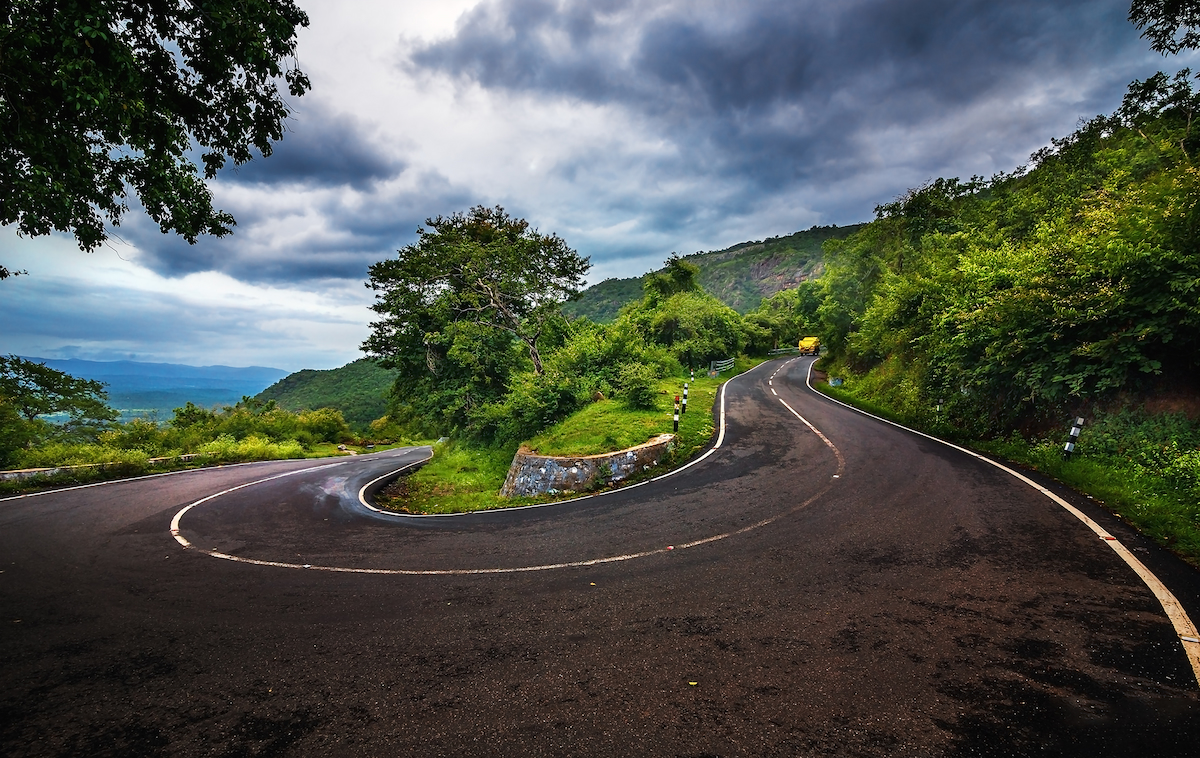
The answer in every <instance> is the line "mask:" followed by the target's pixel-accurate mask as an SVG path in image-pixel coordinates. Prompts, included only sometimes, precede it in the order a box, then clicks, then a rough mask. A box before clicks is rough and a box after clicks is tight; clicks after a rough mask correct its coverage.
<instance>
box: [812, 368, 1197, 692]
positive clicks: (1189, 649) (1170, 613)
mask: <svg viewBox="0 0 1200 758" xmlns="http://www.w3.org/2000/svg"><path fill="white" fill-rule="evenodd" d="M815 362H816V361H813V363H815ZM812 367H813V364H812V363H810V364H808V376H807V377H806V379H805V384H807V385H808V389H809V390H810V391H811V392H813V393H814V394H816V395H819V396H820V397H823V398H825V399H826V400H829V401H832V402H834V403H837V404H838V405H841V406H845V407H846V408H849V409H850V410H852V411H854V412H855V413H861V414H862V415H864V416H870V417H871V418H873V419H875V420H877V421H882V422H883V423H885V424H890V425H891V426H894V427H896V428H898V429H903V430H905V431H908V432H912V433H913V434H917V435H920V436H922V437H925V438H926V439H930V440H933V441H934V442H940V443H941V444H943V445H945V446H947V447H951V448H954V449H955V450H958V451H960V452H963V453H966V454H967V455H969V456H971V457H972V458H978V459H979V460H981V461H983V462H984V463H987V464H989V465H991V466H995V467H996V468H998V469H1000V470H1001V471H1004V472H1005V473H1007V474H1009V475H1011V476H1013V477H1015V478H1016V479H1019V480H1020V481H1022V482H1024V483H1025V484H1028V485H1029V486H1030V487H1032V488H1034V489H1035V490H1037V491H1038V492H1040V493H1042V494H1043V495H1045V496H1046V497H1048V498H1050V499H1051V500H1053V501H1054V502H1055V503H1058V504H1059V505H1060V506H1062V507H1063V508H1064V509H1065V510H1066V511H1067V512H1068V513H1070V514H1071V515H1072V516H1074V517H1075V518H1077V519H1079V520H1080V521H1082V522H1083V523H1084V524H1086V525H1087V527H1088V528H1089V529H1091V530H1092V531H1093V532H1095V533H1096V535H1097V536H1098V537H1100V539H1101V541H1103V542H1104V543H1105V544H1107V545H1108V546H1109V547H1111V548H1112V549H1113V552H1115V553H1116V554H1117V555H1119V556H1121V559H1122V560H1123V561H1125V563H1126V564H1127V565H1128V566H1129V567H1130V568H1131V569H1133V570H1134V572H1135V573H1136V574H1137V575H1138V576H1139V577H1141V580H1142V581H1143V582H1145V584H1146V586H1147V587H1148V588H1149V589H1150V591H1151V592H1153V593H1154V597H1156V598H1157V599H1158V602H1159V603H1160V604H1161V605H1162V607H1163V610H1164V611H1165V612H1166V614H1167V618H1169V619H1170V620H1171V625H1172V626H1174V627H1175V633H1176V634H1177V635H1178V636H1179V644H1180V645H1182V646H1183V652H1184V654H1185V655H1186V656H1187V659H1188V663H1190V664H1191V666H1192V674H1193V675H1194V676H1195V677H1196V683H1197V684H1200V632H1198V631H1197V630H1196V625H1195V624H1193V623H1192V620H1191V618H1189V617H1188V615H1187V611H1185V610H1184V609H1183V605H1182V604H1181V603H1180V602H1179V600H1178V598H1176V597H1175V595H1174V593H1172V592H1171V591H1170V590H1169V589H1167V586H1166V585H1165V584H1163V583H1162V581H1161V580H1159V578H1158V577H1157V576H1155V575H1154V573H1153V572H1151V571H1150V569H1148V568H1146V565H1145V564H1144V563H1142V562H1141V561H1140V560H1138V559H1137V557H1136V556H1135V555H1134V554H1133V553H1131V552H1130V551H1129V548H1127V547H1125V545H1123V544H1121V541H1120V540H1118V539H1117V538H1116V537H1114V536H1112V535H1111V534H1109V533H1108V531H1107V530H1106V529H1105V528H1104V527H1102V526H1100V525H1099V524H1097V523H1096V522H1095V521H1093V520H1092V519H1090V518H1089V517H1088V516H1087V514H1085V513H1083V512H1082V511H1080V510H1079V509H1078V508H1076V507H1075V506H1073V505H1071V504H1070V503H1068V502H1067V501H1066V500H1063V499H1062V498H1061V497H1059V496H1058V495H1056V494H1054V493H1053V492H1051V491H1050V490H1048V489H1046V488H1045V487H1043V486H1042V485H1040V484H1038V483H1037V482H1035V481H1033V480H1032V479H1030V478H1029V477H1027V476H1025V475H1024V474H1022V473H1020V472H1019V471H1014V470H1013V469H1011V468H1009V467H1008V466H1005V465H1004V464H1002V463H998V462H996V461H993V460H992V459H991V458H988V457H986V456H983V455H980V454H979V453H976V452H974V451H972V450H968V449H966V448H965V447H960V446H958V445H955V444H954V443H953V442H947V441H946V440H943V439H939V438H938V437H934V436H933V435H931V434H926V433H925V432H920V431H917V430H916V429H910V428H909V427H907V426H904V425H903V424H897V423H896V422H895V421H889V420H888V419H885V418H881V417H879V416H876V415H875V414H873V413H867V412H866V411H864V410H860V409H858V408H855V407H854V406H853V405H850V404H849V403H843V402H842V401H841V400H838V399H836V398H832V397H830V396H829V395H826V394H824V393H821V392H817V391H816V390H815V389H813V386H812Z"/></svg>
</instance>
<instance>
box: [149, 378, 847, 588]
mask: <svg viewBox="0 0 1200 758" xmlns="http://www.w3.org/2000/svg"><path fill="white" fill-rule="evenodd" d="M793 360H795V359H793ZM759 365H760V366H762V365H766V362H764V363H761V364H759ZM757 368H758V366H755V367H754V368H752V369H750V370H749V371H745V372H743V373H741V374H738V376H735V377H733V378H732V379H730V380H729V381H727V382H725V383H724V384H722V385H721V428H720V432H719V433H718V435H717V442H716V444H714V445H713V446H712V447H711V448H709V449H708V451H707V452H705V453H704V455H702V456H700V457H699V458H697V459H696V460H694V461H692V462H690V463H688V464H687V465H685V466H681V467H679V468H677V469H675V470H674V471H668V472H667V473H665V474H662V475H660V476H657V477H654V478H653V479H648V480H646V481H644V482H639V483H638V484H634V485H630V486H629V487H623V488H621V489H619V490H613V491H612V492H624V491H625V490H628V489H632V488H633V487H637V486H640V485H642V484H648V483H649V482H656V481H658V480H659V479H665V478H667V477H668V476H673V475H675V474H678V473H680V472H681V471H684V470H685V469H688V468H691V467H692V466H694V465H696V464H697V463H699V462H700V461H703V460H704V459H705V458H708V457H709V456H710V455H712V454H713V453H714V452H715V451H716V450H717V449H718V448H719V447H721V445H722V444H723V443H724V441H725V388H726V387H728V386H729V383H730V382H732V381H733V380H734V379H737V378H738V377H742V376H745V375H746V374H749V373H750V372H751V371H754V370H755V369H757ZM785 405H786V403H785ZM788 410H791V408H789V409H788ZM792 413H793V414H795V415H796V417H797V418H799V419H800V420H801V421H803V422H804V423H805V424H807V425H808V427H809V428H810V429H812V430H813V431H814V432H817V434H818V435H820V436H821V439H822V440H824V441H825V444H826V445H828V446H829V447H830V448H832V449H833V452H834V454H835V455H836V456H837V460H838V474H837V475H834V477H833V478H832V479H831V480H830V483H829V484H826V485H825V487H824V488H822V489H821V490H820V491H819V492H817V493H816V494H814V495H812V496H811V497H810V498H808V499H807V500H805V501H804V502H802V503H800V504H799V505H796V506H793V507H792V508H790V509H788V510H786V511H783V512H782V513H778V514H776V515H774V516H771V517H770V518H766V519H763V520H761V521H758V522H756V523H753V524H750V525H748V526H744V527H742V528H741V529H736V530H734V531H731V532H725V533H723V534H716V535H713V536H711V537H704V538H701V539H698V540H693V541H692V542H685V543H681V544H678V545H668V546H667V547H661V548H657V549H655V550H644V551H642V552H640V553H627V554H625V555H613V556H607V557H604V558H591V559H587V560H582V561H569V562H565V563H547V564H542V565H537V566H516V567H512V568H483V569H372V568H351V567H344V566H318V565H313V564H309V563H288V562H284V561H264V560H259V559H257V558H242V557H239V556H236V555H229V554H228V553H221V552H218V551H216V550H204V549H203V548H198V547H196V546H195V545H193V544H192V543H191V542H189V541H188V539H187V538H186V537H184V536H183V534H182V533H181V532H180V521H181V519H182V518H183V515H184V514H185V513H187V512H188V511H190V510H191V509H192V508H195V507H196V506H198V505H201V504H203V503H206V502H208V501H209V500H213V499H214V498H218V497H220V496H222V495H226V494H228V493H230V492H234V491H236V490H240V489H243V488H245V487H250V486H253V485H255V484H261V483H263V482H268V481H271V480H272V479H282V478H283V477H285V476H291V475H293V474H300V473H304V472H306V471H313V470H316V469H318V468H324V467H323V466H313V467H310V468H307V469H299V470H297V471H288V472H286V473H283V474H277V475H275V476H270V477H266V478H265V479H259V480H257V481H253V482H247V483H245V484H240V485H238V486H236V487H230V488H229V489H227V490H222V491H221V492H217V493H214V494H212V495H209V496H208V497H205V498H201V499H200V500H197V501H196V502H194V503H191V504H189V505H187V506H185V507H184V508H183V509H182V510H181V511H179V512H178V513H176V514H175V517H174V518H173V519H171V536H173V537H174V538H175V540H176V541H177V542H178V543H179V544H180V545H182V546H183V547H184V548H185V549H188V550H197V551H198V552H201V553H204V554H205V555H208V556H211V557H213V558H220V559H222V560H226V561H233V562H234V563H245V564H248V565H251V566H273V567H275V568H289V569H304V570H308V571H328V572H333V573H339V574H381V575H390V576H467V575H478V574H517V573H527V572H530V571H551V570H554V569H563V568H580V567H584V566H598V565H601V564H605V563H617V562H620V561H630V560H634V559H637V558H645V557H648V556H651V555H661V554H666V553H670V552H673V551H675V550H687V549H688V548H693V547H699V546H700V545H707V544H709V543H711V542H717V541H719V540H723V539H727V538H729V537H735V536H737V535H739V534H745V533H746V532H750V531H753V530H755V529H759V528H761V527H764V526H766V525H768V524H770V523H772V522H774V521H777V520H779V519H781V518H783V517H784V516H789V515H791V514H793V513H795V512H796V511H799V510H801V509H803V508H806V507H808V506H809V505H810V504H812V503H813V502H814V501H815V500H817V499H818V498H820V497H822V496H823V495H824V494H825V493H826V492H828V491H829V489H830V487H832V486H833V485H832V482H833V480H834V479H838V478H839V476H838V475H840V474H841V473H842V469H843V467H844V465H845V462H844V461H843V459H842V454H841V452H839V451H838V449H837V448H836V447H834V445H833V443H832V442H830V441H829V440H828V439H827V438H826V437H825V436H824V435H823V434H821V433H820V432H819V431H817V429H816V427H814V426H813V425H812V424H810V423H809V422H808V421H807V420H806V419H804V418H803V417H802V416H800V414H798V413H796V412H795V411H794V410H793V411H792ZM426 460H429V459H428V458H426V459H424V460H421V461H414V462H413V463H409V464H407V465H405V466H403V467H401V468H400V469H397V470H396V471H392V472H390V473H388V474H384V475H383V476H382V477H378V478H376V479H374V480H372V482H370V483H368V484H367V485H364V486H363V487H362V488H361V489H359V491H358V496H359V502H360V503H362V504H363V505H366V506H367V507H368V508H370V509H371V510H373V511H377V512H379V513H385V511H380V510H379V509H378V508H374V507H372V506H370V505H368V504H367V503H366V502H365V500H364V494H365V492H364V491H365V490H366V488H367V487H368V486H370V484H373V483H374V482H377V481H379V480H380V479H384V478H386V477H389V476H392V475H394V474H396V473H398V472H400V471H404V470H405V469H407V468H410V467H412V466H415V465H417V464H418V463H424V462H425V461H426ZM346 462H348V461H346ZM335 465H340V464H335ZM605 494H611V493H603V492H602V493H597V494H595V495H586V496H584V497H578V498H573V499H572V500H560V501H558V502H556V503H543V504H539V505H535V506H528V505H527V506H519V507H518V508H505V509H493V510H489V511H474V512H473V513H503V512H505V511H512V510H519V509H520V508H537V507H543V506H545V505H558V504H560V503H569V502H575V501H577V500H586V499H588V498H592V497H600V496H602V495H605ZM388 515H395V516H407V517H410V518H415V517H420V516H419V514H388ZM444 515H446V516H449V515H455V516H457V515H471V514H444ZM429 517H438V514H431V515H430V516H426V518H429Z"/></svg>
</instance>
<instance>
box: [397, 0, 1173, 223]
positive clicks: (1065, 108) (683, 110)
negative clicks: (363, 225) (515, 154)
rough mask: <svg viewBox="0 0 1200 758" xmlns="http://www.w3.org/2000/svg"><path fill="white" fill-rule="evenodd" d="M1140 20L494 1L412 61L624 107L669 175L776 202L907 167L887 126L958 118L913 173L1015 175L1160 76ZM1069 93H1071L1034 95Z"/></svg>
mask: <svg viewBox="0 0 1200 758" xmlns="http://www.w3.org/2000/svg"><path fill="white" fill-rule="evenodd" d="M1127 13H1128V3H1127V0H1101V1H1100V2H1096V1H1095V0H1078V1H1076V2H1057V3H1050V2H1041V1H1039V2H1031V1H1029V0H1024V1H1021V0H1017V1H1016V2H1006V3H997V2H994V0H986V1H985V0H865V1H863V2H844V3H829V2H825V1H824V0H810V1H808V2H803V1H802V2H788V3H780V2H774V1H772V2H763V1H762V0H759V1H757V2H755V1H753V0H751V1H750V2H738V3H732V2H731V3H724V4H712V3H709V4H702V3H682V2H681V3H669V2H637V1H636V0H610V2H607V3H596V2H593V1H591V0H565V1H564V2H547V1H545V0H495V1H493V2H486V3H484V4H483V5H481V6H478V7H477V8H475V9H474V10H472V11H471V12H470V13H468V14H467V15H465V16H464V17H463V19H462V20H461V21H460V23H459V26H458V28H457V30H456V33H455V34H454V35H453V36H452V37H450V38H448V39H444V40H440V41H436V42H433V43H430V44H427V45H425V46H423V47H418V48H416V49H414V50H413V51H411V53H410V57H409V63H408V65H410V66H411V67H413V68H414V69H418V70H419V69H424V70H430V71H437V72H442V73H447V74H450V75H452V76H456V77H460V78H463V79H467V80H473V81H477V82H478V83H480V84H481V85H483V86H485V87H488V88H492V89H500V90H508V91H519V92H529V93H541V94H545V95H551V96H561V97H566V98H568V99H573V100H579V101H583V102H588V103H594V104H618V105H621V106H623V107H625V108H628V109H630V110H632V111H633V112H635V113H639V114H641V115H642V116H643V117H644V118H647V119H649V120H650V121H651V122H652V123H655V124H658V127H659V128H660V129H661V130H662V132H663V133H664V134H666V135H667V137H668V138H669V139H671V140H672V141H673V142H674V143H675V144H676V145H678V146H679V148H680V155H679V158H678V159H677V162H676V165H675V166H673V167H667V166H665V165H664V166H663V168H664V170H666V169H668V168H670V169H673V170H674V171H675V172H677V173H678V172H679V171H681V170H683V171H690V172H692V173H695V174H704V175H707V176H715V177H726V178H732V179H736V180H738V181H741V182H744V183H745V184H746V185H747V186H748V188H749V189H751V190H752V191H753V193H754V194H759V193H767V194H769V193H773V192H776V191H778V190H780V189H782V188H787V187H789V186H794V185H796V184H797V183H802V182H812V181H814V180H836V181H847V180H852V179H853V177H854V176H855V175H858V174H862V173H864V172H872V171H879V170H880V169H881V168H883V167H886V166H888V165H895V164H896V161H898V160H901V159H900V158H898V157H897V156H898V155H899V154H900V152H901V149H900V148H901V147H902V146H892V145H886V144H883V143H881V142H880V140H879V135H881V134H884V133H887V132H888V131H889V130H890V131H891V132H892V133H893V135H895V134H900V136H901V138H903V134H912V133H920V132H922V131H927V130H928V129H929V128H931V127H932V128H941V129H949V130H951V131H954V130H955V124H956V122H961V127H960V128H958V132H957V133H956V138H955V139H954V140H952V141H948V142H947V143H945V144H942V145H940V146H936V148H937V149H932V150H927V151H926V152H924V153H922V154H920V155H916V156H912V157H908V158H904V159H903V160H904V161H907V163H908V164H909V165H908V170H909V173H910V174H911V175H913V176H918V175H922V174H923V172H931V173H932V172H939V171H943V170H947V169H949V170H954V169H955V167H956V166H959V165H962V164H963V163H964V160H965V159H966V158H968V157H972V160H973V162H974V164H979V163H980V159H979V158H978V156H979V154H980V153H981V152H983V151H987V152H988V153H991V154H992V155H994V156H999V157H998V158H997V160H1000V161H1001V162H1003V160H1004V159H1008V160H1009V161H1010V163H1009V164H1008V165H996V166H993V167H992V168H993V169H995V170H1008V169H1011V168H1012V167H1013V164H1012V163H1011V161H1019V160H1020V159H1021V158H1023V157H1024V156H1025V155H1028V152H1024V153H1020V151H1021V150H1029V149H1032V148H1036V147H1038V146H1040V145H1041V144H1044V143H1045V142H1047V141H1048V140H1049V138H1050V137H1052V136H1058V135H1059V134H1061V133H1062V129H1063V127H1064V126H1065V127H1066V128H1067V129H1068V130H1069V128H1070V126H1071V125H1072V124H1073V123H1074V121H1075V120H1076V119H1077V118H1078V117H1080V116H1091V115H1095V114H1096V113H1097V112H1099V110H1101V109H1105V108H1111V107H1112V106H1113V105H1115V104H1116V99H1117V98H1119V95H1120V91H1121V90H1122V89H1123V87H1124V85H1125V84H1127V83H1128V81H1129V80H1130V79H1131V78H1133V76H1131V75H1130V74H1129V73H1128V72H1129V71H1130V70H1131V69H1133V70H1134V73H1135V75H1141V76H1144V75H1146V74H1148V73H1150V72H1152V70H1153V69H1150V70H1147V71H1141V70H1137V69H1136V66H1137V64H1138V63H1139V62H1144V61H1146V60H1148V59H1149V58H1150V56H1149V54H1148V53H1147V50H1146V45H1145V43H1144V42H1143V41H1142V40H1140V39H1139V38H1138V33H1137V31H1136V30H1135V29H1134V28H1133V27H1132V26H1131V25H1130V24H1129V23H1128V22H1127V21H1126V20H1125V16H1126V14H1127ZM1056 87H1057V88H1058V89H1059V90H1060V91H1061V90H1062V89H1063V88H1065V89H1066V90H1067V91H1068V99H1069V102H1062V103H1058V104H1056V103H1049V104H1046V103H1040V104H1035V105H1032V106H1031V105H1029V100H1030V98H1031V97H1032V99H1033V100H1036V96H1035V95H1036V93H1037V92H1038V91H1039V90H1041V89H1044V90H1046V91H1048V92H1049V91H1054V90H1055V88H1056ZM980 108H983V109H986V110H988V111H989V112H988V113H987V114H985V115H984V116H982V117H981V115H980V114H979V113H978V112H977V111H978V110H979V109H980ZM1033 111H1036V113H1034V112H1033ZM1031 121H1032V123H1031ZM1047 130H1057V131H1047ZM966 162H972V161H966ZM923 178H927V176H924V175H922V176H921V179H923ZM921 179H918V180H917V181H920V180H921ZM899 189H901V188H898V187H890V188H888V189H886V190H885V191H886V192H892V193H894V192H896V191H899ZM743 201H744V202H746V203H753V202H754V197H753V196H746V197H745V198H743ZM857 202H859V203H860V204H861V200H859V201H857ZM869 207H870V206H869V205H868V206H867V208H869ZM858 215H859V217H861V216H862V215H864V213H863V210H862V209H861V208H860V210H859V211H858Z"/></svg>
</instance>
